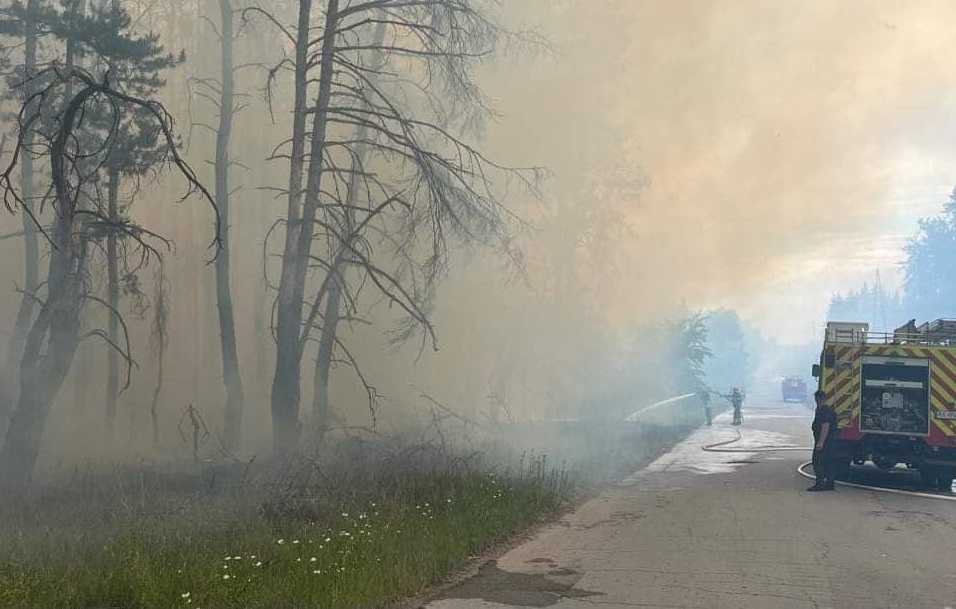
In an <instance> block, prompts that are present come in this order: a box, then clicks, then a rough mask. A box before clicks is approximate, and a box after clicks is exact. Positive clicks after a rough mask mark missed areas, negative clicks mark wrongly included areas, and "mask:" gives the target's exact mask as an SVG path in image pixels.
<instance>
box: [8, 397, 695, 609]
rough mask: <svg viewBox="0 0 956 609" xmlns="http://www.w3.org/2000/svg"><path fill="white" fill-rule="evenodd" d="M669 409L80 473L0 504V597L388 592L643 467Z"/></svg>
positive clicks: (664, 433)
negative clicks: (647, 422)
mask: <svg viewBox="0 0 956 609" xmlns="http://www.w3.org/2000/svg"><path fill="white" fill-rule="evenodd" d="M681 414H682V416H683V417H685V418H684V423H685V424H683V425H680V424H675V425H671V426H667V427H647V426H645V427H639V426H636V425H635V426H629V427H625V428H622V427H621V426H620V425H619V424H615V425H609V424H597V423H595V424H585V423H574V424H572V423H568V424H561V425H552V426H543V425H542V426H537V427H534V428H532V426H528V427H513V426H509V427H508V428H503V429H500V430H498V432H497V433H496V435H497V436H498V437H499V438H505V439H507V440H508V442H509V443H510V442H511V441H512V440H516V439H518V438H522V437H523V438H524V439H525V446H524V447H521V445H520V444H518V445H517V446H518V448H515V446H516V445H511V447H510V448H507V449H506V448H504V445H503V444H501V443H498V444H493V443H491V442H489V441H487V440H473V441H468V442H465V441H462V442H457V441H454V442H453V441H452V440H451V438H452V437H453V436H454V435H455V434H452V433H450V432H449V430H447V429H445V430H442V431H441V434H435V433H432V434H429V435H427V436H426V437H422V436H418V437H417V438H415V439H412V437H411V436H406V437H405V438H404V439H400V440H382V439H362V438H355V437H352V438H342V439H340V440H338V441H336V442H335V443H334V446H335V449H334V450H327V451H324V452H323V453H322V454H321V455H315V456H313V457H312V458H309V459H302V458H298V459H297V460H295V461H287V462H285V463H284V465H283V466H282V467H277V466H275V465H271V464H270V465H257V464H255V463H252V464H241V463H234V464H229V465H219V466H216V467H212V466H209V465H205V466H200V465H192V466H190V467H183V468H179V469H176V470H170V469H167V470H166V471H158V470H157V468H156V467H154V466H153V467H148V468H147V467H143V468H141V469H123V470H117V471H113V472H109V473H102V474H98V475H92V474H83V475H81V476H77V477H75V478H72V479H70V480H62V481H60V482H59V483H57V484H54V485H52V486H50V487H49V488H46V489H44V490H43V491H41V492H38V493H37V494H36V495H35V496H34V497H32V498H30V499H29V500H25V501H21V502H16V503H7V504H5V505H4V507H3V514H2V522H3V524H2V525H0V605H3V606H32V607H54V606H55V607H89V606H113V607H155V606H180V607H222V606H231V607H275V606H298V607H316V606H330V605H331V606H355V605H382V604H388V603H393V602H398V601H400V600H401V599H402V598H407V597H409V596H412V595H415V594H418V593H420V592H421V591H422V590H423V589H426V588H427V587H429V586H432V585H435V584H438V583H440V582H442V581H443V580H446V579H447V578H448V577H450V576H452V575H453V574H455V573H456V572H458V571H459V570H460V569H461V568H462V566H463V565H465V564H467V563H468V561H470V560H474V559H475V558H476V557H478V556H481V555H482V554H483V553H485V552H487V551H488V550H489V549H490V548H492V547H494V546H495V545H496V544H499V543H501V542H503V541H505V540H507V539H509V538H510V537H512V536H514V535H515V534H516V533H518V532H520V531H523V530H526V529H527V528H528V527H530V526H532V525H534V524H536V523H539V522H542V521H544V520H546V519H549V518H553V517H555V516H556V515H557V514H558V513H559V512H560V511H562V510H564V509H567V508H568V507H569V505H570V504H571V503H573V502H575V501H578V500H580V499H581V498H583V497H585V496H587V494H588V493H590V492H592V491H593V490H595V489H596V488H599V487H600V486H601V485H603V484H605V483H607V482H608V481H610V480H612V479H614V478H616V477H618V476H620V475H621V474H624V473H626V472H629V471H631V470H632V469H633V468H634V467H637V466H639V465H640V464H641V463H646V462H647V461H649V460H650V459H652V458H653V457H654V456H656V455H657V454H659V452H660V451H661V450H663V449H665V448H666V447H668V446H670V445H672V444H673V443H674V442H675V441H676V440H677V439H678V438H680V437H681V436H682V435H683V434H684V433H686V431H687V429H689V426H690V425H691V424H692V423H693V422H694V421H693V416H694V415H695V414H696V413H694V412H692V411H690V410H687V411H685V412H683V413H681ZM433 431H434V430H433ZM473 435H480V436H485V437H487V436H488V435H489V434H473ZM456 437H462V438H463V436H456ZM479 442H481V443H482V444H481V446H479V445H478V443H479ZM546 443H550V446H546ZM528 446H538V447H541V448H540V449H533V448H528ZM544 450H547V451H548V452H544Z"/></svg>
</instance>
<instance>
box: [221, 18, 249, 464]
mask: <svg viewBox="0 0 956 609" xmlns="http://www.w3.org/2000/svg"><path fill="white" fill-rule="evenodd" d="M219 11H220V23H221V31H220V32H219V38H220V42H221V45H220V48H221V60H222V64H221V71H220V83H219V88H220V95H219V125H218V128H217V130H216V161H215V172H216V189H215V194H216V205H217V206H218V208H219V216H220V219H221V222H222V230H221V232H220V235H221V239H222V249H221V250H220V252H219V256H218V257H217V258H216V306H217V309H218V311H219V333H220V340H219V344H220V346H221V354H222V374H223V382H224V383H225V386H226V387H225V388H226V409H225V425H224V437H223V441H224V443H225V446H226V448H227V449H230V450H232V449H235V448H237V447H238V446H239V445H240V442H241V434H242V410H243V402H244V396H243V390H242V379H241V377H240V375H239V356H238V353H237V349H236V321H235V314H234V313H233V307H232V289H231V287H230V246H231V242H230V240H229V234H230V230H231V226H230V223H229V222H230V215H229V214H230V209H229V195H230V192H229V169H230V159H229V141H230V138H231V136H232V124H233V117H234V114H235V108H236V99H235V97H236V96H235V74H234V70H235V67H234V61H233V43H234V40H235V33H234V23H235V11H234V10H233V6H232V0H219Z"/></svg>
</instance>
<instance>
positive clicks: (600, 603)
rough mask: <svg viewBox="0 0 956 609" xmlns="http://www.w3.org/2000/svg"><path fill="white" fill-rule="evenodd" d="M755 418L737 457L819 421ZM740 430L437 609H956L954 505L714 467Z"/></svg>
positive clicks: (687, 448) (678, 460)
mask: <svg viewBox="0 0 956 609" xmlns="http://www.w3.org/2000/svg"><path fill="white" fill-rule="evenodd" d="M765 403H766V406H764V407H757V408H755V407H749V408H747V407H745V410H744V426H743V428H742V430H741V431H742V434H743V438H742V442H741V443H737V444H735V445H734V446H741V445H743V446H759V445H766V444H787V445H802V446H808V445H809V444H810V442H811V438H810V434H809V424H810V416H811V412H810V411H809V410H808V409H807V408H806V407H804V406H800V405H797V406H785V405H783V404H774V403H772V402H771V401H768V402H765ZM734 437H735V433H734V431H733V428H732V427H730V426H729V418H728V416H727V415H722V416H721V417H719V418H718V420H717V422H716V423H715V425H714V427H712V428H705V429H701V430H699V431H698V432H696V433H694V434H693V435H692V436H691V437H690V438H688V439H687V440H686V441H685V442H683V443H682V444H680V445H678V446H677V447H675V448H674V450H672V451H671V452H670V453H668V454H666V455H664V456H663V457H661V458H660V459H658V460H657V461H655V462H654V463H653V464H651V465H650V466H649V467H647V468H645V469H644V470H642V471H639V472H637V473H635V474H634V475H632V476H630V477H629V478H628V479H626V480H625V481H623V482H622V483H621V484H619V485H618V486H616V487H613V488H611V489H609V490H607V491H606V492H605V493H604V494H602V495H601V496H600V497H598V498H596V499H594V500H592V501H590V502H588V503H586V504H584V505H583V506H581V507H580V508H579V509H578V510H576V511H575V512H573V513H571V514H568V515H567V516H566V517H565V518H563V519H561V520H560V521H558V522H556V523H554V524H553V525H551V526H549V527H547V528H546V529H544V530H543V531H541V532H540V533H539V534H537V535H536V536H535V537H533V538H532V539H530V540H529V541H527V542H526V543H524V544H522V545H520V546H519V547H517V548H515V549H513V550H512V551H510V552H508V553H507V554H505V555H504V556H502V557H500V558H499V559H498V560H497V561H493V562H491V563H489V564H487V565H485V566H484V567H482V568H481V570H480V571H479V573H478V574H477V575H476V576H475V577H473V578H471V579H468V580H467V581H464V582H462V583H461V584H459V585H457V586H455V587H453V588H451V589H449V590H447V591H446V592H445V593H444V595H443V598H441V599H439V600H436V601H434V602H433V603H431V604H430V605H429V607H432V608H434V609H474V608H479V607H480V608H484V607H601V608H604V607H647V608H658V607H668V608H671V607H701V608H727V609H742V608H754V609H758V608H759V609H784V608H786V609H790V608H793V609H803V608H811V607H819V608H823V607H838V608H851V607H860V608H864V607H865V608H868V609H869V608H876V607H908V608H909V607H912V608H921V607H931V608H936V609H943V608H945V607H952V608H956V502H953V501H940V500H933V499H924V498H918V497H906V496H900V495H892V494H888V493H881V492H873V491H867V490H860V489H852V488H838V489H837V490H836V491H835V492H831V493H807V492H806V491H805V490H804V489H805V488H806V487H807V486H808V484H809V481H808V480H806V479H804V478H802V477H800V476H798V475H797V473H796V472H795V470H796V467H797V465H799V464H800V463H801V462H803V461H807V460H809V453H803V452H799V451H791V452H781V453H757V452H753V453H749V452H747V453H708V452H704V451H702V450H700V446H701V445H704V444H711V443H714V442H720V441H722V440H727V439H732V438H734Z"/></svg>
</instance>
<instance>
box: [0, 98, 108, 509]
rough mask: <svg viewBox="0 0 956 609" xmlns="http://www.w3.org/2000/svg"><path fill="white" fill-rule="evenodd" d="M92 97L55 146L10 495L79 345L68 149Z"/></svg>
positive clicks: (72, 107)
mask: <svg viewBox="0 0 956 609" xmlns="http://www.w3.org/2000/svg"><path fill="white" fill-rule="evenodd" d="M93 93H94V89H93V88H92V87H87V88H86V89H84V90H83V91H82V92H80V94H78V95H77V96H76V97H74V98H72V99H71V100H70V101H69V103H68V104H67V108H66V111H65V112H64V115H63V120H62V126H61V128H60V132H59V134H58V135H57V138H56V140H55V141H54V142H53V145H52V148H51V153H50V154H51V157H50V159H51V167H52V181H53V186H54V190H55V197H56V201H55V208H56V209H55V211H56V214H55V218H56V219H55V220H54V226H53V231H52V235H51V237H52V239H53V245H54V247H53V250H52V252H51V254H50V266H49V274H48V279H47V298H46V300H45V301H44V302H43V305H42V306H41V307H40V312H39V314H38V315H37V318H36V320H35V321H34V322H33V325H32V326H31V327H30V331H29V333H28V334H27V340H26V343H25V345H24V349H23V359H22V361H21V363H20V397H19V399H18V401H17V408H16V410H15V411H14V413H13V418H12V419H11V420H10V426H9V427H8V428H7V433H6V439H5V442H4V445H3V449H2V450H0V488H3V489H4V490H6V491H10V492H22V491H23V490H24V489H25V487H26V486H27V485H28V484H29V482H30V479H31V478H32V476H33V470H34V468H35V466H36V462H37V459H38V458H39V455H40V445H41V442H42V440H43V431H44V429H45V428H46V422H47V418H48V416H49V413H50V407H51V406H52V405H53V400H54V398H55V397H56V395H57V393H58V392H59V390H60V387H61V386H62V385H63V381H64V380H65V378H66V375H67V373H68V372H69V370H70V365H71V364H72V362H73V356H74V355H75V353H76V347H77V345H78V344H79V323H80V311H81V309H82V303H83V296H84V294H83V279H82V273H83V268H84V265H85V263H86V252H85V241H84V240H82V239H74V235H75V234H77V233H78V232H79V231H80V230H82V227H78V226H74V225H75V223H76V208H75V207H74V201H73V193H72V192H71V189H70V186H69V183H68V181H67V180H68V177H67V168H66V152H65V149H66V146H67V142H68V140H69V138H71V137H72V135H73V129H74V125H75V123H76V120H77V114H78V113H79V110H80V108H82V107H83V104H84V103H85V102H86V100H87V99H89V97H90V96H91V95H92V94H93ZM44 346H46V349H44V348H43V347H44Z"/></svg>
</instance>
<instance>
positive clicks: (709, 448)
mask: <svg viewBox="0 0 956 609" xmlns="http://www.w3.org/2000/svg"><path fill="white" fill-rule="evenodd" d="M734 431H735V432H736V434H737V437H736V438H732V439H730V440H724V441H722V442H715V443H713V444H707V445H705V446H701V447H700V448H701V450H703V451H706V452H712V453H772V452H782V451H794V450H802V451H804V452H806V451H808V450H810V451H812V450H813V447H812V446H792V445H789V444H783V445H779V446H774V445H765V446H751V447H738V448H728V446H729V445H731V444H734V443H736V442H739V441H740V440H741V438H742V437H743V436H741V434H740V432H739V431H737V430H736V429H735V430H734ZM812 464H813V462H812V461H807V462H805V463H801V464H800V465H799V466H798V467H797V473H798V474H800V475H801V476H803V477H804V478H808V479H810V480H816V479H817V477H816V476H814V475H813V474H811V473H810V472H808V471H806V468H807V467H809V466H810V465H812ZM836 483H837V484H839V485H840V486H847V487H850V488H858V489H861V490H865V491H874V492H880V493H891V494H893V495H905V496H907V497H922V498H926V499H942V500H944V501H956V495H942V494H937V493H921V492H919V491H906V490H902V489H895V488H886V487H882V486H870V485H868V484H859V483H856V482H844V481H842V480H837V481H836Z"/></svg>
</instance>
